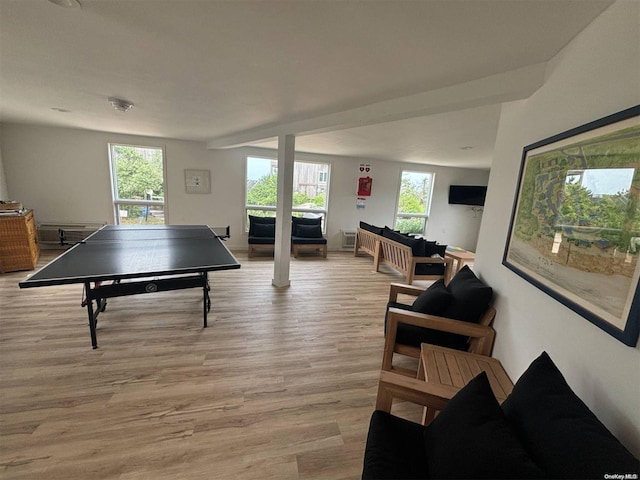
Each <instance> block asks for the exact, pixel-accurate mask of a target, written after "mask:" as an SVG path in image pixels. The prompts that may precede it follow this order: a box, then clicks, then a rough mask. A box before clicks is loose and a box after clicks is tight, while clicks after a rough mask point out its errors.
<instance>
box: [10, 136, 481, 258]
mask: <svg viewBox="0 0 640 480" xmlns="http://www.w3.org/2000/svg"><path fill="white" fill-rule="evenodd" d="M108 143H124V144H133V145H146V146H154V147H163V148H164V149H165V153H166V162H167V182H166V183H167V185H166V194H167V199H168V204H167V207H166V210H167V213H166V215H167V219H168V221H169V222H170V223H174V224H194V223H195V224H201V223H206V224H209V225H214V226H226V225H230V226H231V240H230V241H229V247H230V248H232V249H238V250H240V249H246V247H247V239H246V234H245V233H244V230H243V224H242V221H243V216H244V208H243V207H244V186H243V185H244V179H245V161H244V159H245V156H246V155H263V156H271V157H273V158H276V157H277V152H275V151H273V150H264V149H257V148H238V149H230V150H207V149H206V147H205V144H204V143H199V142H189V141H180V140H171V139H161V138H148V137H137V136H130V135H118V134H111V133H105V132H93V131H87V130H77V129H67V128H54V127H45V126H29V125H20V124H1V125H0V145H2V159H3V160H4V167H5V173H6V178H7V185H8V187H9V188H10V189H11V195H12V196H13V198H15V199H16V200H17V201H20V202H22V203H23V204H24V205H25V206H26V207H28V208H33V209H34V210H35V214H36V221H37V222H40V223H45V222H98V223H113V222H114V218H113V207H112V201H111V193H110V188H111V187H110V174H109V159H108ZM296 158H297V159H300V160H318V159H321V160H322V161H326V162H328V163H330V164H331V184H330V195H329V216H328V219H327V238H328V240H329V248H330V249H339V248H340V246H341V229H351V230H353V229H355V227H356V226H357V225H358V222H359V221H360V220H365V221H368V222H371V223H375V224H380V225H385V224H386V225H392V223H393V216H394V211H395V205H396V202H397V190H398V187H399V184H400V173H401V170H402V169H403V168H410V169H414V170H419V171H430V172H435V188H434V195H433V201H432V204H433V206H432V210H431V217H430V220H429V224H428V228H427V234H428V237H429V238H430V239H433V240H438V241H439V242H440V243H446V244H451V245H458V246H461V247H463V248H466V249H468V250H475V247H476V242H477V238H478V233H479V228H480V218H481V215H476V214H474V212H472V211H471V209H470V208H469V207H464V206H460V205H448V203H447V199H448V189H449V184H451V183H456V184H477V185H486V184H487V182H488V177H489V172H488V171H486V170H473V169H460V168H445V167H436V166H430V165H409V164H402V163H397V162H385V161H368V160H362V159H354V158H344V157H334V156H317V155H310V154H296ZM363 161H366V162H367V163H370V164H371V166H372V170H371V172H370V176H371V177H372V178H373V194H372V196H371V197H370V198H369V199H367V201H366V208H365V209H364V210H358V209H357V208H356V185H357V179H358V177H359V176H361V173H360V171H359V169H358V166H359V163H361V162H363ZM185 168H192V169H209V170H210V171H211V193H210V194H187V193H186V192H185V188H184V169H185Z"/></svg>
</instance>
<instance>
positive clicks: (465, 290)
mask: <svg viewBox="0 0 640 480" xmlns="http://www.w3.org/2000/svg"><path fill="white" fill-rule="evenodd" d="M447 288H448V289H449V292H451V295H452V296H453V301H452V302H451V303H450V304H449V306H448V307H447V309H446V310H445V311H444V312H443V313H442V316H443V317H447V318H453V319H454V320H463V321H465V322H472V323H477V322H478V321H480V318H481V316H482V314H483V313H484V312H486V311H487V308H488V307H489V304H490V303H491V298H492V297H493V289H492V288H491V287H489V286H487V285H485V284H484V283H483V282H482V281H481V280H480V279H479V278H478V277H476V276H475V274H474V273H473V271H472V270H471V269H470V268H469V266H468V265H465V266H464V267H462V270H460V271H459V272H458V273H457V274H456V276H455V277H453V279H452V280H451V281H450V282H449V285H447Z"/></svg>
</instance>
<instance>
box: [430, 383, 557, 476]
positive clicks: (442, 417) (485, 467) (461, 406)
mask: <svg viewBox="0 0 640 480" xmlns="http://www.w3.org/2000/svg"><path fill="white" fill-rule="evenodd" d="M424 447H425V452H426V455H427V463H428V470H429V476H430V477H431V478H510V479H514V478H542V477H543V476H544V475H543V472H542V471H541V470H540V469H539V468H538V467H537V466H536V465H535V464H534V463H533V461H532V460H531V458H530V457H529V455H528V454H527V452H526V451H525V449H524V448H523V446H522V444H521V443H520V441H519V440H518V438H517V436H516V434H515V433H514V432H513V431H512V430H511V428H510V427H509V424H508V423H507V421H506V419H505V417H504V414H503V413H502V410H501V409H500V405H499V404H498V401H497V400H496V398H495V396H494V394H493V392H492V391H491V386H490V384H489V380H488V378H487V374H486V373H485V372H482V373H480V374H479V375H478V376H477V377H475V378H474V379H473V380H471V382H469V383H468V384H467V385H466V386H465V387H464V388H462V389H461V390H460V391H459V392H458V393H457V394H456V395H455V396H454V397H453V398H452V399H451V400H450V401H449V403H447V406H446V407H445V408H444V410H442V411H441V412H440V414H439V415H438V416H437V417H436V418H435V419H434V420H433V421H432V422H431V424H429V426H428V427H427V428H426V429H425V431H424Z"/></svg>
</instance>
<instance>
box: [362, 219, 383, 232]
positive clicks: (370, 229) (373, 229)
mask: <svg viewBox="0 0 640 480" xmlns="http://www.w3.org/2000/svg"><path fill="white" fill-rule="evenodd" d="M360 228H362V229H363V230H366V231H367V232H371V233H375V234H376V235H382V231H383V230H384V228H382V227H376V226H375V225H370V224H368V223H366V222H360Z"/></svg>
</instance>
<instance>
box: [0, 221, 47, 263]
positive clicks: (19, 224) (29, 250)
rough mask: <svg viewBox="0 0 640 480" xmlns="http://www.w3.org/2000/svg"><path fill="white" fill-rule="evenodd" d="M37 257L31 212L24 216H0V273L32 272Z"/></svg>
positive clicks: (34, 229) (38, 251) (38, 249)
mask: <svg viewBox="0 0 640 480" xmlns="http://www.w3.org/2000/svg"><path fill="white" fill-rule="evenodd" d="M39 255H40V246H39V245H38V236H37V233H36V222H35V219H34V218H33V210H29V211H28V212H27V213H25V214H24V215H16V216H13V215H12V216H0V272H2V273H4V272H14V271H17V270H33V269H34V268H35V266H36V263H38V256H39Z"/></svg>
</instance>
